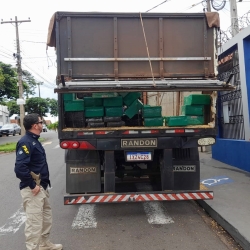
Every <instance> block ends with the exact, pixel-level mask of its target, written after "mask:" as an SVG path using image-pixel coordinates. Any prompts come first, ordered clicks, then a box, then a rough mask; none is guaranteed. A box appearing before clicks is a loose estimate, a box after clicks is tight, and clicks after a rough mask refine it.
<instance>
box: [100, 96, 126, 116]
mask: <svg viewBox="0 0 250 250" xmlns="http://www.w3.org/2000/svg"><path fill="white" fill-rule="evenodd" d="M122 105H123V100H122V96H117V97H110V98H104V99H103V106H104V108H105V116H106V117H118V116H122V115H123V107H122Z"/></svg>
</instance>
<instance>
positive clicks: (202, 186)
mask: <svg viewBox="0 0 250 250" xmlns="http://www.w3.org/2000/svg"><path fill="white" fill-rule="evenodd" d="M200 190H208V188H207V187H206V186H204V185H203V184H202V183H200Z"/></svg>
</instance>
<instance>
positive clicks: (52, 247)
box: [39, 240, 63, 250]
mask: <svg viewBox="0 0 250 250" xmlns="http://www.w3.org/2000/svg"><path fill="white" fill-rule="evenodd" d="M62 249H63V246H62V245H61V244H53V243H51V242H50V241H49V240H48V241H46V242H45V243H42V244H41V245H39V250H62Z"/></svg>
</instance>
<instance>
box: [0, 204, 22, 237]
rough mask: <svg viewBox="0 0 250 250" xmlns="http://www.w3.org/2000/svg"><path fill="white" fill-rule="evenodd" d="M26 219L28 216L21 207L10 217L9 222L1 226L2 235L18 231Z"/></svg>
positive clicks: (0, 232) (0, 233)
mask: <svg viewBox="0 0 250 250" xmlns="http://www.w3.org/2000/svg"><path fill="white" fill-rule="evenodd" d="M25 220H26V216H25V213H24V211H23V208H22V207H21V208H20V209H18V210H17V212H16V213H14V214H13V215H12V216H11V217H10V218H9V219H8V222H7V223H6V224H5V225H4V226H2V227H0V235H5V234H8V233H13V234H14V233H16V232H17V231H18V230H19V229H20V227H21V226H22V224H23V223H24V222H25Z"/></svg>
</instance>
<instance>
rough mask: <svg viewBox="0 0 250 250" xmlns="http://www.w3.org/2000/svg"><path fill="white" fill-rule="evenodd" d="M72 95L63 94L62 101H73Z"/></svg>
mask: <svg viewBox="0 0 250 250" xmlns="http://www.w3.org/2000/svg"><path fill="white" fill-rule="evenodd" d="M73 95H74V94H72V93H68V94H63V100H64V101H73Z"/></svg>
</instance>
